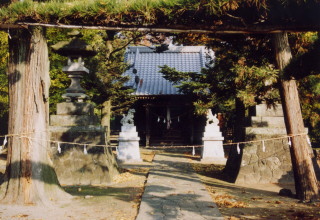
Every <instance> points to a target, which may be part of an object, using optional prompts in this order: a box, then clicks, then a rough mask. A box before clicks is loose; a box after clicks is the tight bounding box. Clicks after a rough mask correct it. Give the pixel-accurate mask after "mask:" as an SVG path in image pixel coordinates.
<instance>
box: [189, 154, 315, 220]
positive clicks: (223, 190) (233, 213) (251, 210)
mask: <svg viewBox="0 0 320 220" xmlns="http://www.w3.org/2000/svg"><path fill="white" fill-rule="evenodd" d="M189 157H190V161H191V163H192V166H193V168H194V170H195V171H197V173H198V174H199V176H200V178H201V180H202V182H203V183H204V184H205V185H206V188H207V190H208V191H209V192H210V195H211V197H212V199H213V201H214V202H215V203H216V204H217V205H218V207H219V210H220V212H221V214H222V215H223V216H224V217H225V219H226V220H237V219H272V220H276V219H308V220H310V219H320V209H319V208H320V203H319V202H314V203H302V202H300V201H299V200H297V199H295V198H294V195H293V196H292V197H289V196H280V195H279V191H280V190H281V189H284V188H285V189H290V190H291V191H292V192H293V194H294V193H295V190H294V184H287V185H284V184H283V185H279V184H255V185H248V184H247V185H236V184H233V183H229V182H226V181H224V180H223V179H224V176H223V175H222V170H223V168H224V166H218V165H212V164H201V163H199V162H198V161H199V159H200V158H198V157H192V156H189Z"/></svg>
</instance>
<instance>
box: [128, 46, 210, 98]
mask: <svg viewBox="0 0 320 220" xmlns="http://www.w3.org/2000/svg"><path fill="white" fill-rule="evenodd" d="M154 51H155V50H154V49H153V48H150V47H143V46H130V47H128V48H127V51H126V53H125V62H127V63H128V64H129V65H130V68H129V69H128V70H127V71H126V72H125V73H124V75H125V76H129V77H130V80H129V81H128V82H126V84H125V85H126V86H130V87H133V88H134V89H135V92H134V93H133V95H138V96H139V95H140V96H146V95H179V94H181V93H179V91H178V89H177V88H176V87H175V86H174V85H173V84H172V83H171V82H170V81H168V80H166V79H164V78H163V76H162V73H160V72H159V70H160V68H159V66H163V65H168V66H169V67H174V68H175V69H177V70H178V71H182V72H198V73H200V72H201V69H202V68H205V67H206V65H207V64H208V63H209V62H210V61H211V60H212V59H213V57H214V54H213V52H212V51H208V50H207V49H206V48H205V46H169V49H168V50H166V51H164V52H161V53H156V52H154ZM133 69H136V70H137V73H136V74H134V73H133ZM136 76H138V77H136Z"/></svg>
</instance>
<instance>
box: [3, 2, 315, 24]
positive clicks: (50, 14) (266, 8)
mask: <svg viewBox="0 0 320 220" xmlns="http://www.w3.org/2000/svg"><path fill="white" fill-rule="evenodd" d="M5 6H6V7H5ZM5 6H2V7H0V21H1V23H11V24H14V23H16V22H19V21H20V22H23V21H24V22H39V23H52V24H81V25H109V26H116V27H120V26H128V25H160V26H163V25H165V26H167V25H188V26H189V25H193V26H196V25H202V26H203V27H206V28H208V27H210V26H212V27H218V28H219V27H229V28H230V25H233V26H234V27H241V28H243V27H248V26H247V25H254V26H256V25H261V26H265V25H275V26H277V27H278V25H279V24H285V25H283V26H286V25H292V24H297V25H298V24H299V25H303V24H304V25H303V26H306V24H308V27H310V28H313V27H312V25H314V26H316V27H317V26H318V24H319V13H318V11H319V9H320V4H319V2H318V1H317V0H309V1H283V0H276V1H265V0H263V1H261V0H237V1H235V0H200V1H199V0H147V1H146V0H89V1H88V0H50V1H32V0H24V1H16V2H14V3H11V4H9V5H5ZM310 14H313V16H310Z"/></svg>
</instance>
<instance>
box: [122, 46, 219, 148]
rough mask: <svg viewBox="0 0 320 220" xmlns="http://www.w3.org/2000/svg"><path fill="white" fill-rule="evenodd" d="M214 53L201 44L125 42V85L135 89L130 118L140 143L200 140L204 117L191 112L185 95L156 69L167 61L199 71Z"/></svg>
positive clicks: (173, 65)
mask: <svg viewBox="0 0 320 220" xmlns="http://www.w3.org/2000/svg"><path fill="white" fill-rule="evenodd" d="M213 58H214V53H213V51H211V50H208V49H207V48H206V47H205V46H171V45H169V46H168V47H167V48H165V50H163V51H162V50H161V51H159V50H158V47H153V46H152V47H146V46H129V47H128V48H127V50H126V53H125V62H126V63H128V65H129V68H128V69H127V70H126V71H125V72H124V76H128V77H129V80H128V81H127V82H126V84H125V86H126V87H131V88H133V89H134V90H135V91H134V92H133V93H132V95H133V96H135V97H136V102H135V104H134V106H133V107H134V108H135V110H136V113H135V117H134V121H135V125H136V126H137V131H138V134H139V137H140V145H142V146H165V145H192V144H201V138H202V133H203V129H204V125H205V120H206V119H205V117H199V116H195V115H194V113H193V106H192V102H191V100H188V97H187V96H186V95H184V94H182V93H180V92H179V90H178V88H176V87H175V85H173V84H172V83H171V82H170V81H168V80H166V79H165V78H164V77H163V75H162V73H160V72H159V71H160V66H164V65H167V66H169V67H172V68H175V69H176V70H177V71H181V72H196V73H199V74H200V73H201V69H202V68H206V67H208V66H209V65H210V64H212V60H213Z"/></svg>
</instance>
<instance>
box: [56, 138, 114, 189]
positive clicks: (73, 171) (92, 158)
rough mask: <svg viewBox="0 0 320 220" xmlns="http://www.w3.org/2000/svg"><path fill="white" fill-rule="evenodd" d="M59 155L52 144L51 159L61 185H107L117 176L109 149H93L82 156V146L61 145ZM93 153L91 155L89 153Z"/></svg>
mask: <svg viewBox="0 0 320 220" xmlns="http://www.w3.org/2000/svg"><path fill="white" fill-rule="evenodd" d="M61 148H62V151H61V153H59V152H57V146H56V144H52V147H51V150H52V153H51V159H52V162H53V167H54V169H55V171H56V174H57V177H58V180H59V183H60V184H61V185H94V184H99V185H107V184H109V183H111V182H112V179H113V177H114V176H116V175H117V174H119V172H118V167H117V164H116V160H115V157H114V156H113V155H112V151H111V149H110V148H108V149H103V148H101V147H93V148H91V150H89V149H88V154H84V152H83V146H66V145H63V144H61ZM89 151H90V152H93V153H89Z"/></svg>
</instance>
